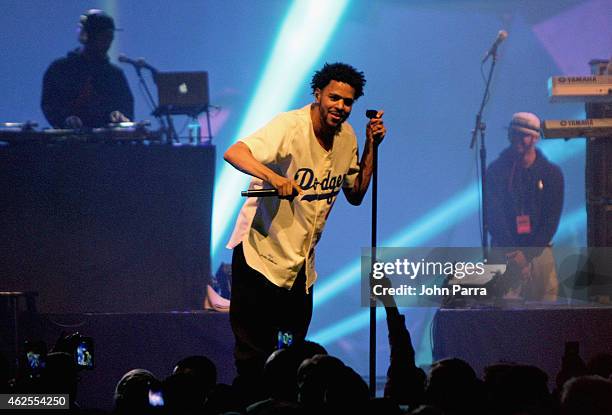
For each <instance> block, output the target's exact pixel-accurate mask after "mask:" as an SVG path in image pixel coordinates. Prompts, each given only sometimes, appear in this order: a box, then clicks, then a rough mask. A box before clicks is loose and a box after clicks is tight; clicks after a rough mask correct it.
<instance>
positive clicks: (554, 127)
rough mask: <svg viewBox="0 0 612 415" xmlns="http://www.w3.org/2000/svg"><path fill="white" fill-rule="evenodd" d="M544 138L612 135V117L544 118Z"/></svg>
mask: <svg viewBox="0 0 612 415" xmlns="http://www.w3.org/2000/svg"><path fill="white" fill-rule="evenodd" d="M542 132H543V134H544V138H573V137H594V138H595V137H612V118H593V119H586V120H544V122H543V126H542Z"/></svg>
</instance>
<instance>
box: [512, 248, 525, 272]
mask: <svg viewBox="0 0 612 415" xmlns="http://www.w3.org/2000/svg"><path fill="white" fill-rule="evenodd" d="M506 258H507V259H508V265H513V266H515V267H516V268H518V269H521V270H522V269H524V268H525V267H527V266H528V265H529V263H528V262H527V258H526V257H525V254H524V253H523V251H521V250H516V251H512V252H508V253H507V254H506Z"/></svg>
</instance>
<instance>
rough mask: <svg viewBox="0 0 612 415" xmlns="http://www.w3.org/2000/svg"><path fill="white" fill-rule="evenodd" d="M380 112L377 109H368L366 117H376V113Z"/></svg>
mask: <svg viewBox="0 0 612 415" xmlns="http://www.w3.org/2000/svg"><path fill="white" fill-rule="evenodd" d="M377 114H378V111H376V110H367V111H366V117H368V118H370V119H372V118H376V115H377Z"/></svg>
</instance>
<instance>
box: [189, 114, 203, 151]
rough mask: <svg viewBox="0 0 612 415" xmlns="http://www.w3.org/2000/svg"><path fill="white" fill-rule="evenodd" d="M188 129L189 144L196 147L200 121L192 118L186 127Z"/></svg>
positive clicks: (198, 140)
mask: <svg viewBox="0 0 612 415" xmlns="http://www.w3.org/2000/svg"><path fill="white" fill-rule="evenodd" d="M187 128H188V129H189V143H190V144H193V145H198V144H199V143H200V134H201V132H200V131H201V130H200V121H198V119H197V118H192V119H191V122H190V123H189V125H188V126H187Z"/></svg>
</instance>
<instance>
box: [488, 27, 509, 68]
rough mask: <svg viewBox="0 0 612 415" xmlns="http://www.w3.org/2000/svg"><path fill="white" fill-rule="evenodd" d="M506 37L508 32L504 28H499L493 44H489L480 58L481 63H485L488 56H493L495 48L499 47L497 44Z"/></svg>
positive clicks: (495, 51)
mask: <svg viewBox="0 0 612 415" xmlns="http://www.w3.org/2000/svg"><path fill="white" fill-rule="evenodd" d="M507 38H508V32H506V31H505V30H500V31H499V33H497V37H496V38H495V41H494V42H493V44H492V45H491V47H490V48H489V50H488V51H487V53H486V54H485V55H484V57H483V58H482V63H485V62H486V61H487V59H489V56H494V55H495V54H496V53H497V48H498V47H499V45H500V44H501V43H502V42H503V41H504V40H506V39H507Z"/></svg>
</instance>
